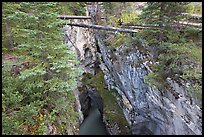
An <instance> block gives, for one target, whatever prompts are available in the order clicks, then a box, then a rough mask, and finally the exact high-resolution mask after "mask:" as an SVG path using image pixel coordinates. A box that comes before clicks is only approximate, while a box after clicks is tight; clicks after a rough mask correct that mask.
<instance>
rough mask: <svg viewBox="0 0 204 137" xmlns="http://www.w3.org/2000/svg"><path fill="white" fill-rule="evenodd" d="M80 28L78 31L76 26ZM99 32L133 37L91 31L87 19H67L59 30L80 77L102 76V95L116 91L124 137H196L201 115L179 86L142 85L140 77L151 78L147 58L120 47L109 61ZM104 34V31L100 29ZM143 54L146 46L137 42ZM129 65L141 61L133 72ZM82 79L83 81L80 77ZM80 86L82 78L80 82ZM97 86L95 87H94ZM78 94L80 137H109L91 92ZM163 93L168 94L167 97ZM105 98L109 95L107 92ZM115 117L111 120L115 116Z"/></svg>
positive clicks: (96, 97) (95, 27) (90, 89)
mask: <svg viewBox="0 0 204 137" xmlns="http://www.w3.org/2000/svg"><path fill="white" fill-rule="evenodd" d="M80 24H84V25H80ZM101 28H102V29H103V31H106V30H112V31H119V32H120V31H121V32H125V33H126V32H127V33H137V31H135V30H129V29H115V28H113V27H100V26H99V25H94V23H93V21H92V20H91V18H88V19H87V18H84V19H77V18H73V19H70V23H67V25H66V26H64V28H63V30H64V32H65V39H64V41H65V43H66V44H67V46H70V48H71V49H73V50H74V51H75V52H76V53H77V55H78V59H79V60H80V61H81V63H80V67H81V68H82V69H83V70H84V72H85V73H84V75H86V74H92V75H96V74H97V73H98V72H99V71H102V73H103V76H104V77H103V78H104V81H105V84H106V86H107V89H108V90H109V91H110V90H112V89H114V90H116V91H117V94H118V95H119V97H120V98H119V100H120V101H119V102H120V105H121V108H122V111H123V114H124V116H125V119H126V121H127V123H128V125H129V127H130V128H129V131H128V133H129V134H133V135H146V134H147V135H188V134H190V135H201V134H202V110H201V108H200V107H199V106H197V105H196V104H194V103H191V99H190V98H189V97H187V95H186V89H185V87H184V86H181V85H179V84H178V83H177V82H176V81H174V80H172V79H170V78H168V84H169V87H170V88H169V89H164V90H163V91H161V90H158V89H157V88H156V87H150V86H149V85H147V84H145V82H144V76H146V75H147V74H148V73H149V72H151V69H150V67H149V66H148V64H154V63H156V62H152V61H150V60H148V58H151V57H152V55H151V53H149V52H147V53H144V52H142V51H141V47H139V46H137V45H136V47H135V48H133V47H129V48H130V49H129V51H130V52H128V53H127V54H124V51H125V50H127V49H126V48H127V47H125V45H121V47H120V48H115V49H114V54H115V56H116V57H117V58H116V59H113V56H112V52H111V49H110V48H108V47H107V46H106V44H105V42H104V38H103V33H102V30H100V29H101ZM104 28H105V29H104ZM141 43H142V47H143V49H147V50H148V46H147V45H145V44H144V43H143V41H142V40H141ZM135 60H137V61H138V60H146V61H144V62H142V63H137V66H136V67H135V66H133V65H132V64H134V63H135ZM83 78H85V76H83ZM84 80H86V78H85V79H84ZM98 82H100V81H98ZM78 85H79V87H81V88H82V91H83V92H77V96H78V98H79V100H80V104H79V108H80V110H79V111H81V112H82V115H81V126H80V134H83V135H84V134H95V135H97V134H114V133H113V132H111V131H110V129H109V128H108V127H107V124H106V121H104V119H103V117H104V115H105V112H104V103H103V102H104V100H103V99H102V98H101V96H100V94H99V93H98V91H96V89H94V88H93V87H91V86H86V85H83V83H81V82H79V83H78ZM167 90H168V91H167ZM110 92H111V91H110ZM115 115H117V114H115Z"/></svg>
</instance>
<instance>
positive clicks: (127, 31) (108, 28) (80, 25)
mask: <svg viewBox="0 0 204 137" xmlns="http://www.w3.org/2000/svg"><path fill="white" fill-rule="evenodd" d="M66 25H70V26H77V27H83V28H91V29H102V30H107V31H118V32H126V33H137V32H138V31H136V30H132V29H125V28H115V27H109V26H101V25H87V24H79V23H66Z"/></svg>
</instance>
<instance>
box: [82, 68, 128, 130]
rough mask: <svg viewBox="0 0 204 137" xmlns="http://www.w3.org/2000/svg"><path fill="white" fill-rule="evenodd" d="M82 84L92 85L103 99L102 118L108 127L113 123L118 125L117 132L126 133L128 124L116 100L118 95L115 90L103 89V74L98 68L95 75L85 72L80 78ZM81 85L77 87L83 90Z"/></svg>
mask: <svg viewBox="0 0 204 137" xmlns="http://www.w3.org/2000/svg"><path fill="white" fill-rule="evenodd" d="M82 82H83V86H85V85H89V86H91V87H94V88H95V89H96V91H97V92H98V93H99V94H100V96H101V97H102V99H103V103H104V104H103V105H104V109H103V112H104V113H103V114H104V115H103V118H104V122H105V123H106V125H107V127H108V128H112V127H113V126H114V125H115V124H117V125H118V127H119V130H118V133H117V134H128V131H129V129H128V128H129V126H128V123H127V121H126V119H125V117H124V114H123V110H122V108H121V106H120V105H119V104H118V102H117V100H116V96H117V97H118V94H117V91H116V90H110V91H109V90H107V89H105V81H104V74H103V72H102V71H101V70H100V71H99V72H98V73H97V74H96V75H92V74H90V73H86V74H85V77H84V78H83V79H82ZM82 90H83V87H82V88H79V91H80V92H83V91H82Z"/></svg>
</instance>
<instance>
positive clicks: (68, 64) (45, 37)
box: [2, 2, 82, 134]
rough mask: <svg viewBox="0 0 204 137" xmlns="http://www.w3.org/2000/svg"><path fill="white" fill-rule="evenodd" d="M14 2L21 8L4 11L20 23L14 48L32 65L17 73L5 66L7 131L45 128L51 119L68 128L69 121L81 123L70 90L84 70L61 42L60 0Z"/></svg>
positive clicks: (61, 130) (60, 129) (62, 130)
mask: <svg viewBox="0 0 204 137" xmlns="http://www.w3.org/2000/svg"><path fill="white" fill-rule="evenodd" d="M15 4H16V5H17V7H18V8H17V9H15V11H14V12H11V14H8V15H7V16H4V17H5V18H6V19H7V20H9V21H11V22H15V24H16V25H15V27H13V28H12V31H13V33H14V35H15V36H16V40H15V41H16V42H17V43H20V45H18V46H17V47H16V48H15V54H16V55H17V56H18V57H19V59H20V61H21V64H25V63H28V67H26V68H25V66H23V67H24V68H22V67H21V70H20V75H17V76H15V77H14V76H12V75H10V74H9V73H8V70H6V69H8V67H5V68H4V69H3V72H4V73H3V93H2V95H3V98H2V102H3V106H2V107H3V112H2V113H3V116H2V119H3V126H2V128H3V134H42V133H45V131H46V129H47V126H48V124H51V125H52V124H53V125H54V126H55V127H57V129H58V131H57V132H58V134H65V133H66V129H67V126H68V125H69V124H73V125H75V126H76V123H77V113H76V112H75V111H74V102H75V98H74V95H73V93H72V90H73V89H75V88H76V87H77V84H76V80H77V77H78V76H79V75H81V73H82V71H81V70H79V69H78V68H77V67H76V64H78V61H77V58H76V55H75V53H74V52H73V51H71V50H70V49H68V47H67V46H66V45H65V44H63V39H62V38H63V36H62V32H61V29H60V27H59V26H61V24H62V23H63V22H62V21H61V20H59V19H57V16H58V15H59V13H58V11H59V8H60V7H59V3H56V2H49V3H48V2H20V3H15ZM8 5H9V4H8ZM6 6H7V5H5V8H7V9H8V7H6ZM9 6H10V5H9ZM3 10H4V9H3ZM8 10H11V9H8ZM10 80H11V82H13V83H10ZM8 100H14V101H13V104H11V102H10V101H8ZM11 114H12V115H11ZM8 121H9V122H8ZM59 121H60V123H61V124H59ZM57 122H58V125H57ZM9 129H10V130H9ZM12 129H13V130H12ZM18 129H19V130H18Z"/></svg>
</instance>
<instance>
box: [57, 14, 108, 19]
mask: <svg viewBox="0 0 204 137" xmlns="http://www.w3.org/2000/svg"><path fill="white" fill-rule="evenodd" d="M58 18H60V19H91V16H72V15H59V16H58ZM101 19H105V18H104V17H101Z"/></svg>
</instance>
